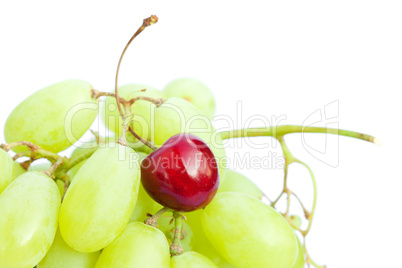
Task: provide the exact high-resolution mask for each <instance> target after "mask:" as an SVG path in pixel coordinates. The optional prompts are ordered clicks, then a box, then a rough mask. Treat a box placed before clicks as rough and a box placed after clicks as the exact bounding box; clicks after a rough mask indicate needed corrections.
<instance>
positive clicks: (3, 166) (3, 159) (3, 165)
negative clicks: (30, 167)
mask: <svg viewBox="0 0 402 268" xmlns="http://www.w3.org/2000/svg"><path fill="white" fill-rule="evenodd" d="M24 172H25V170H24V169H23V168H22V167H21V165H20V164H18V163H16V162H14V161H13V159H12V158H11V156H10V155H9V154H8V153H7V152H6V151H3V150H1V149H0V194H1V193H2V192H3V191H4V190H5V189H6V188H7V186H8V185H9V184H10V183H11V182H12V181H13V180H14V179H15V178H16V177H18V176H19V175H21V174H22V173H24Z"/></svg>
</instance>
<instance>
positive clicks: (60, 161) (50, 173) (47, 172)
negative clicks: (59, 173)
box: [42, 157, 64, 179]
mask: <svg viewBox="0 0 402 268" xmlns="http://www.w3.org/2000/svg"><path fill="white" fill-rule="evenodd" d="M63 164H64V160H63V157H60V158H59V159H58V160H57V161H56V163H54V164H53V165H52V166H51V167H50V168H49V169H48V170H45V171H42V173H43V174H45V175H47V176H49V177H50V178H52V179H55V176H54V173H55V171H56V169H57V168H58V167H59V166H61V165H63Z"/></svg>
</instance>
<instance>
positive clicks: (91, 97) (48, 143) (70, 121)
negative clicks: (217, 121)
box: [0, 16, 376, 268]
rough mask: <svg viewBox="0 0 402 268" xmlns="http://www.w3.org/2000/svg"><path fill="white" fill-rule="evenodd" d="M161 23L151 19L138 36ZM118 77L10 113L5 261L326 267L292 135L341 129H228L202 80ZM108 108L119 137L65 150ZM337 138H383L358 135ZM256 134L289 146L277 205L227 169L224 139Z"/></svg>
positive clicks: (62, 89) (0, 187) (66, 85)
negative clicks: (296, 184) (122, 80)
mask: <svg viewBox="0 0 402 268" xmlns="http://www.w3.org/2000/svg"><path fill="white" fill-rule="evenodd" d="M156 21H157V18H156V17H154V16H152V17H151V18H149V19H146V20H144V24H143V25H142V26H141V28H140V29H139V30H138V31H137V33H136V34H135V35H134V37H135V36H137V35H138V34H139V33H140V32H141V31H142V30H144V29H145V27H147V26H149V25H151V24H153V23H155V22H156ZM132 39H133V38H132ZM132 39H130V41H129V43H128V44H127V47H128V45H129V44H130V43H131V41H132ZM127 47H126V48H125V50H124V51H123V55H124V52H125V51H126V49H127ZM123 55H122V56H123ZM120 62H121V59H120V61H119V67H120ZM119 67H118V69H119ZM117 78H118V72H117V75H116V88H115V92H114V93H111V92H100V91H98V90H95V89H93V88H92V86H91V84H89V83H88V82H86V81H81V80H66V81H63V82H60V83H57V84H54V85H51V86H48V87H46V88H44V89H41V90H39V91H37V92H36V93H34V94H33V95H31V96H29V97H28V98H26V99H25V100H24V101H23V102H21V103H20V104H19V105H18V106H17V107H16V108H15V109H14V110H13V111H12V112H11V114H10V115H9V117H8V119H7V122H6V124H5V139H6V142H7V143H5V144H2V145H1V148H2V150H0V194H1V195H0V213H1V214H0V267H5V268H14V267H15V268H17V267H18V268H20V267H23V268H24V267H27V268H28V267H29V268H32V267H38V268H44V267H68V268H71V267H74V268H89V267H118V268H121V267H151V268H152V267H155V268H163V267H227V268H229V267H263V268H269V267H272V268H282V267H283V268H300V267H304V265H305V263H306V264H308V265H314V266H316V267H319V266H318V265H317V264H316V263H315V262H314V261H312V259H311V257H310V255H309V254H308V252H307V249H306V246H305V238H306V235H307V234H308V232H309V230H310V227H311V222H312V220H313V216H314V210H315V204H316V187H315V179H314V176H313V175H312V173H311V175H312V181H313V185H314V194H315V195H314V205H313V208H312V209H311V210H308V209H306V208H305V207H304V206H303V204H302V203H301V201H300V199H298V200H299V201H300V203H301V205H302V207H303V209H304V212H305V215H304V216H305V218H306V220H307V222H308V227H307V229H304V230H303V229H301V225H302V220H301V218H300V217H298V216H296V215H289V203H290V196H292V195H295V193H293V192H292V191H291V190H290V189H289V188H288V186H287V183H286V182H287V180H286V178H287V168H288V166H289V165H290V164H292V163H299V164H302V165H305V166H306V167H307V168H308V166H307V165H306V164H304V163H303V162H301V161H300V160H298V159H296V158H295V157H294V156H293V155H292V154H291V153H290V151H289V149H288V148H287V146H286V144H285V142H284V139H283V137H284V136H285V135H286V134H289V133H296V132H302V131H305V132H315V133H330V132H331V131H332V130H330V129H326V128H303V127H301V126H278V127H276V128H275V129H272V128H269V129H266V128H259V129H251V130H233V131H227V132H221V133H218V132H217V131H216V130H215V129H214V127H213V126H212V124H211V118H212V117H213V116H214V114H215V100H214V97H213V95H212V92H211V91H210V90H209V88H208V87H207V86H206V85H204V84H203V83H202V82H200V81H198V80H195V79H190V78H181V79H176V80H174V81H172V82H171V83H169V84H168V85H167V86H166V87H165V89H164V90H163V91H160V90H158V89H156V88H153V87H150V86H147V85H143V84H129V85H125V86H121V87H118V86H117ZM100 100H104V101H102V102H101V101H100ZM44 104H45V105H44ZM99 106H100V107H101V108H100V109H98V107H99ZM99 110H100V114H99V113H98V112H99ZM98 114H99V117H100V118H101V119H102V120H103V122H104V123H105V126H106V127H107V128H108V129H109V130H110V131H111V132H113V133H114V134H115V135H113V136H111V137H100V136H99V135H98V134H97V133H94V134H95V138H94V140H92V141H90V142H88V143H86V144H85V146H83V147H79V148H76V149H75V150H74V152H73V153H72V155H71V156H70V157H64V156H62V155H61V154H60V152H62V151H63V150H65V149H67V148H69V147H71V146H73V144H74V143H75V142H76V141H77V140H79V139H80V138H81V137H82V136H83V135H84V133H86V132H87V131H88V130H89V129H90V127H91V125H92V124H93V122H94V121H95V120H96V118H97V116H98ZM337 134H339V135H345V136H350V137H355V138H359V139H362V140H366V141H371V142H376V140H375V138H374V137H372V136H368V135H364V134H360V133H356V132H350V131H344V130H337ZM253 136H271V137H274V138H276V139H278V140H279V142H280V144H281V146H282V148H283V151H284V156H285V159H286V165H285V184H284V189H283V191H282V193H281V195H280V196H279V197H278V198H277V199H276V200H274V201H273V202H270V203H269V202H268V201H266V200H265V201H263V200H264V194H263V191H262V190H261V189H259V188H258V187H257V186H256V185H255V184H254V183H253V182H252V181H251V180H249V179H248V178H247V177H245V176H244V175H242V174H240V173H238V172H236V171H234V170H230V169H228V168H227V167H226V165H225V149H224V146H223V140H225V139H229V138H239V137H253ZM8 152H10V153H8ZM11 155H13V156H11ZM39 159H46V160H47V163H44V164H43V163H42V162H40V161H39V162H37V160H39ZM308 169H309V168H308ZM309 171H310V172H311V170H310V169H309ZM284 195H287V196H288V209H287V210H286V212H279V211H278V210H277V209H276V208H275V204H276V203H277V201H278V200H279V199H280V198H281V197H282V196H284ZM295 196H296V195H295ZM268 203H269V204H268ZM296 233H299V234H300V236H299V237H302V238H303V242H301V241H300V239H299V237H298V236H297V235H296Z"/></svg>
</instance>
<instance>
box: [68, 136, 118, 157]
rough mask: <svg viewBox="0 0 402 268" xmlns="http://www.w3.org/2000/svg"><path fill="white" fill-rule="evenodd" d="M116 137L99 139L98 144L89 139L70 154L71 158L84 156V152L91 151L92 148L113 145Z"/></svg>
mask: <svg viewBox="0 0 402 268" xmlns="http://www.w3.org/2000/svg"><path fill="white" fill-rule="evenodd" d="M116 141H117V138H116V137H103V138H100V139H99V144H98V142H97V141H96V140H95V139H91V140H89V141H87V142H85V143H83V144H81V145H80V146H78V147H76V148H75V149H74V150H73V152H72V153H71V157H77V156H78V155H80V154H85V153H84V152H86V151H92V150H93V149H94V148H98V147H106V146H107V145H108V144H110V143H115V142H116Z"/></svg>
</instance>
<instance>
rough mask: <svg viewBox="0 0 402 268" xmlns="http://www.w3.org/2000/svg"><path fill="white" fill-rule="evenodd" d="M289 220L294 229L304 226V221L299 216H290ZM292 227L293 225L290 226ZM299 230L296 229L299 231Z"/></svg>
mask: <svg viewBox="0 0 402 268" xmlns="http://www.w3.org/2000/svg"><path fill="white" fill-rule="evenodd" d="M289 220H290V222H291V223H292V224H293V225H294V227H297V228H300V227H301V225H302V219H301V218H300V217H299V216H297V215H291V216H289ZM290 226H292V225H290ZM294 227H293V226H292V228H294ZM297 228H295V229H297Z"/></svg>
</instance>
